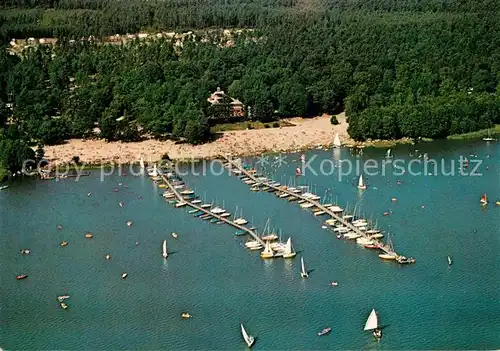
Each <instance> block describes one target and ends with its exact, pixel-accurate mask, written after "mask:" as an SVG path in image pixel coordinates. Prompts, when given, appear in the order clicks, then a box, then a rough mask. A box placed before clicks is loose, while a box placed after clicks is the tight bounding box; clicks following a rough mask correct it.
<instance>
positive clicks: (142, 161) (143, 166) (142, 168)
mask: <svg viewBox="0 0 500 351" xmlns="http://www.w3.org/2000/svg"><path fill="white" fill-rule="evenodd" d="M140 164H141V170H144V168H146V166H145V165H144V159H143V158H142V157H141V161H140Z"/></svg>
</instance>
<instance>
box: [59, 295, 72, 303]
mask: <svg viewBox="0 0 500 351" xmlns="http://www.w3.org/2000/svg"><path fill="white" fill-rule="evenodd" d="M69 298H70V296H69V295H60V296H58V297H57V301H59V302H63V301H64V300H67V299H69Z"/></svg>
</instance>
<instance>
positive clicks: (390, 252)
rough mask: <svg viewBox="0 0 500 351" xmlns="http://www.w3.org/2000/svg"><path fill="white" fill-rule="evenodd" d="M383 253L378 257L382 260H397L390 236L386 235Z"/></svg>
mask: <svg viewBox="0 0 500 351" xmlns="http://www.w3.org/2000/svg"><path fill="white" fill-rule="evenodd" d="M385 248H386V249H385V250H384V253H381V254H380V255H378V257H380V258H381V259H383V260H395V259H397V258H398V255H397V254H396V253H395V252H394V246H393V244H392V240H391V236H390V234H389V233H388V234H387V243H386V244H385Z"/></svg>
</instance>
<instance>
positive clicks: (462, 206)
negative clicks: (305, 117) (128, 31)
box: [0, 141, 500, 350]
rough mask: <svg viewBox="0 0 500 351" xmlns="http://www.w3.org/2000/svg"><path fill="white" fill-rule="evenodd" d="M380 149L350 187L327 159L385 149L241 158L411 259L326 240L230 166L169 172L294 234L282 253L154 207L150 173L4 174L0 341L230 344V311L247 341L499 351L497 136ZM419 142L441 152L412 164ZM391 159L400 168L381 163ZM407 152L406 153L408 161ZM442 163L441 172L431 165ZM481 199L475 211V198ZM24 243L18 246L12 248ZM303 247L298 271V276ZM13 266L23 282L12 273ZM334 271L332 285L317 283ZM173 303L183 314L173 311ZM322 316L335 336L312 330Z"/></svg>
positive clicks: (318, 221)
mask: <svg viewBox="0 0 500 351" xmlns="http://www.w3.org/2000/svg"><path fill="white" fill-rule="evenodd" d="M415 149H419V150H418V151H416V150H415ZM392 151H393V156H394V158H393V162H392V163H388V164H387V165H386V170H385V175H381V174H378V175H375V174H371V175H368V174H366V173H365V175H364V177H365V181H366V183H367V185H368V189H367V190H365V191H359V190H358V189H357V187H356V185H357V181H358V176H357V175H356V174H355V173H354V172H351V173H349V174H348V175H343V176H342V177H339V172H341V171H342V170H345V167H346V165H345V164H343V163H341V162H338V161H339V160H341V159H342V160H349V161H351V163H352V164H355V162H356V161H360V162H361V163H362V162H364V161H366V160H368V159H373V160H376V161H381V160H383V159H384V154H385V150H380V149H365V150H364V152H363V154H362V155H359V154H358V153H352V152H351V151H350V150H349V149H341V150H334V151H332V150H315V151H310V152H307V153H305V159H306V162H309V163H308V164H309V165H310V168H309V169H307V170H305V172H304V174H303V175H302V176H300V177H296V176H295V170H296V168H297V167H301V164H302V162H301V161H300V157H301V154H300V153H295V154H293V153H292V154H287V155H283V157H282V156H280V155H271V156H269V157H268V158H266V159H264V158H249V159H246V160H245V161H246V162H247V163H248V164H252V165H254V166H255V167H257V168H258V169H259V170H260V171H261V172H262V173H265V174H266V175H267V176H269V177H273V178H274V179H275V180H276V181H278V182H280V183H283V184H295V185H309V186H310V189H311V191H314V192H315V193H317V194H318V195H320V196H321V197H324V201H326V202H336V203H338V204H339V205H341V206H343V207H346V206H348V208H349V209H350V210H351V211H353V210H354V209H356V212H357V213H358V214H360V215H362V216H363V217H365V218H367V219H371V220H372V221H373V222H374V223H376V224H377V226H378V228H380V229H382V230H383V231H384V233H386V234H387V233H390V235H391V237H392V241H393V243H394V246H395V248H396V251H398V253H401V254H404V255H406V256H411V257H414V258H416V260H417V261H416V264H414V265H406V266H401V265H399V264H397V263H395V262H387V261H382V260H381V259H380V258H379V257H378V255H377V253H376V252H374V251H372V250H368V249H364V248H363V247H360V246H359V245H357V244H356V243H355V242H351V241H345V240H338V239H336V237H335V235H334V234H333V233H331V232H329V231H327V230H325V229H322V222H323V221H324V220H325V219H326V217H314V216H313V215H312V213H311V212H310V211H307V210H303V209H301V208H300V207H299V206H298V205H297V204H295V203H292V202H289V201H286V200H284V199H279V198H277V197H276V196H274V195H273V194H271V193H267V192H251V191H250V190H249V187H248V186H247V185H245V184H244V183H243V182H242V181H241V180H240V179H238V177H235V176H231V175H230V174H228V172H224V173H223V174H222V175H214V174H210V172H208V173H207V174H205V175H195V174H193V171H195V172H194V173H197V172H198V171H200V170H201V169H202V167H203V165H202V164H201V163H200V164H196V165H194V166H193V167H191V166H182V167H181V170H182V171H186V173H187V174H186V175H185V176H183V179H184V181H185V182H186V183H187V184H188V185H189V186H190V187H191V188H193V189H195V190H196V193H197V194H198V195H200V196H201V197H202V198H203V199H206V201H207V202H212V201H213V202H214V203H216V204H217V205H219V206H224V207H225V208H226V209H227V210H228V211H229V212H231V213H234V211H235V209H236V207H237V206H238V209H239V210H238V211H242V213H243V216H244V217H245V218H247V219H248V220H249V221H251V222H252V224H254V225H256V226H257V227H258V228H259V229H262V228H263V227H264V225H265V223H266V221H267V219H270V223H271V225H272V227H273V228H276V229H277V230H278V231H279V232H280V233H282V235H283V239H286V238H288V237H289V236H291V237H292V240H293V244H294V247H295V249H296V250H297V251H298V252H299V253H298V255H297V257H296V258H294V259H292V260H283V259H274V260H262V259H261V258H260V257H259V254H258V251H257V252H252V251H248V250H247V249H245V247H244V246H243V243H244V241H245V238H244V237H235V236H234V232H235V229H234V228H231V227H229V226H227V225H215V224H211V223H209V222H207V221H202V220H200V219H198V218H194V217H193V216H192V215H191V214H189V213H188V208H178V209H176V208H174V207H173V206H172V205H171V204H168V203H167V202H166V201H165V200H164V199H163V197H161V194H162V193H163V189H160V188H158V186H157V185H156V184H155V183H154V182H152V181H151V180H150V179H149V178H148V177H147V176H134V175H132V174H131V173H130V172H126V173H125V175H122V174H121V173H120V172H115V173H114V174H113V175H110V176H107V177H105V179H104V181H101V177H100V175H99V171H96V172H93V174H92V175H91V176H89V177H83V178H81V179H80V180H79V181H75V180H74V179H63V180H59V181H55V180H52V181H43V180H23V181H18V182H14V183H11V184H10V187H9V188H8V189H6V190H3V191H0V272H1V274H0V347H2V348H4V349H7V350H9V349H24V350H26V349H68V350H71V349H185V350H199V349H232V350H244V349H246V345H245V344H244V342H243V340H242V337H241V334H240V329H239V324H240V323H241V322H243V323H244V325H245V327H246V328H247V330H248V332H249V333H251V334H252V335H254V336H255V337H256V339H257V341H256V343H255V345H254V347H253V349H254V350H260V349H273V350H291V349H361V348H362V349H495V348H498V347H500V333H499V330H500V317H499V316H500V304H499V302H498V301H500V260H499V254H498V253H499V252H500V237H499V233H500V206H496V204H495V202H496V201H499V200H500V143H485V142H484V141H438V142H432V143H425V144H420V145H417V146H410V145H401V146H398V147H396V148H394V149H393V150H392ZM424 153H426V154H427V155H428V157H429V158H430V159H433V160H437V161H438V162H439V166H438V169H437V171H436V170H434V169H430V170H429V169H426V170H425V172H423V165H422V164H421V163H420V161H422V162H423V159H424V158H423V157H422V155H423V154H424ZM418 156H421V157H420V158H419V157H418ZM461 156H463V157H467V158H468V159H469V161H470V166H469V169H468V170H469V172H472V170H473V168H475V167H476V166H475V162H476V161H477V162H480V164H479V163H478V168H477V170H475V172H476V173H477V174H478V175H470V174H466V175H464V174H462V175H460V174H459V173H458V169H459V164H458V163H459V162H458V160H459V158H460V157H461ZM325 160H327V161H328V162H326V163H325ZM334 160H335V162H332V161H334ZM396 160H401V162H402V164H403V165H404V166H406V172H404V173H403V174H394V171H395V164H394V162H395V161H396ZM411 160H420V161H419V162H414V164H413V165H412V167H413V168H412V169H411V170H410V169H409V168H408V167H407V166H408V164H409V162H410V161H411ZM441 160H443V161H442V162H443V164H444V169H445V171H446V172H445V173H447V172H448V173H449V172H450V171H451V170H452V169H453V170H454V171H455V173H456V174H455V175H454V176H447V175H444V174H442V173H443V172H442V170H441V165H440V162H441ZM452 161H453V162H452ZM322 162H323V163H322ZM322 165H323V166H322ZM331 165H333V168H331V169H329V168H328V167H329V166H331ZM321 167H323V170H325V169H326V170H327V171H328V172H324V173H329V174H321V172H320V171H319V170H320V169H321ZM191 168H192V169H191ZM312 170H316V171H317V173H318V174H316V175H315V174H313V173H314V172H313V171H312ZM415 171H417V172H418V171H422V172H420V173H422V174H420V175H412V174H411V173H414V172H415ZM346 173H347V172H346ZM379 173H380V172H379ZM479 174H480V175H479ZM115 189H117V191H115ZM88 193H91V195H90V196H88ZM484 193H486V194H487V195H488V198H489V204H488V205H487V206H481V205H480V204H479V199H480V197H481V196H482V195H483V194H484ZM393 198H394V199H395V200H394V201H393ZM120 202H123V206H120V205H119V203H120ZM384 212H388V213H389V215H385V216H384V215H383V213H384ZM129 220H130V221H132V222H133V224H132V225H131V226H130V227H129V226H127V224H126V222H127V221H129ZM58 225H61V226H62V227H63V228H62V229H57V226H58ZM87 232H91V233H92V234H93V235H94V237H93V238H92V239H86V238H85V233H87ZM172 232H176V233H178V235H179V237H178V239H174V238H172V237H171V233H172ZM164 239H166V240H167V242H168V246H169V251H170V255H169V257H168V259H167V260H164V259H163V257H162V256H161V243H162V241H163V240H164ZM62 241H67V242H68V245H67V246H66V247H61V246H60V243H61V242H62ZM23 248H30V249H31V250H32V254H31V255H28V256H22V255H20V250H21V249H23ZM106 254H110V255H111V256H112V258H111V259H110V260H106V259H105V255H106ZM448 255H449V256H451V257H452V259H453V265H451V266H449V265H448V262H447V256H448ZM301 256H303V257H304V260H305V262H306V265H307V267H308V269H309V270H310V274H309V278H308V279H302V278H301V277H300V273H299V272H300V257H301ZM122 272H127V273H128V278H127V279H126V280H123V279H121V274H122ZM19 274H28V275H29V276H28V278H27V279H25V280H20V281H18V280H16V276H17V275H19ZM333 280H336V281H338V282H339V286H337V287H332V286H330V282H331V281H333ZM62 294H69V295H71V298H70V299H69V300H68V301H67V304H68V305H69V308H68V309H67V310H63V309H61V308H60V307H59V305H58V303H57V301H56V296H58V295H62ZM372 308H375V309H376V310H377V312H378V314H379V318H380V322H381V324H382V326H383V327H384V337H383V338H382V340H381V341H380V342H377V341H375V340H374V338H373V337H372V335H371V334H370V333H368V332H364V331H363V327H364V323H365V321H366V318H367V317H368V315H369V313H370V311H371V310H372ZM184 311H187V312H189V313H191V314H192V315H193V318H191V319H188V320H183V319H181V318H180V314H181V313H182V312H184ZM325 327H331V328H332V329H333V330H332V332H331V333H330V334H328V335H327V336H323V337H318V336H317V335H316V333H317V332H318V331H320V330H321V329H323V328H325Z"/></svg>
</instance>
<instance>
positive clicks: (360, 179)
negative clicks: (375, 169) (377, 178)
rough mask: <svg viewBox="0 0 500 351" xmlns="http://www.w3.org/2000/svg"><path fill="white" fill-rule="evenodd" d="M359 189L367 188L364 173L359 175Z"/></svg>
mask: <svg viewBox="0 0 500 351" xmlns="http://www.w3.org/2000/svg"><path fill="white" fill-rule="evenodd" d="M358 189H360V190H365V189H366V184H365V182H364V180H363V175H362V174H360V175H359V180H358Z"/></svg>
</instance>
